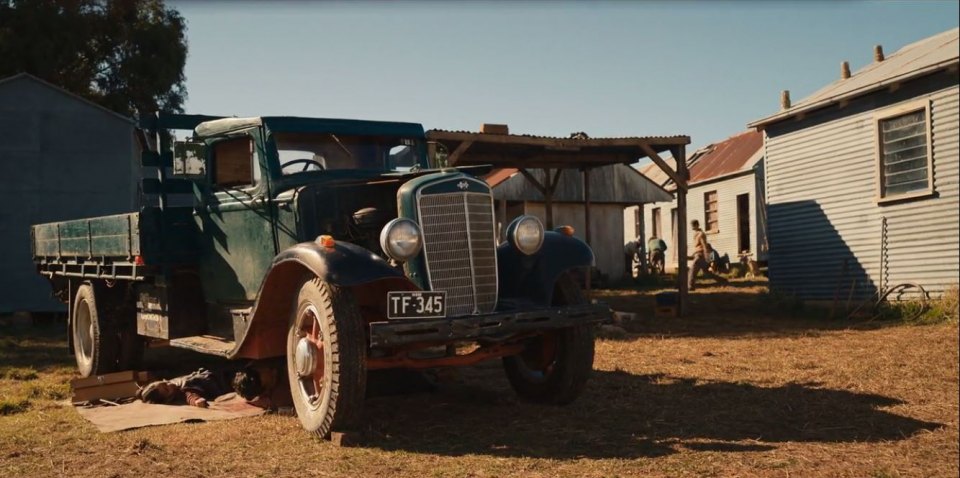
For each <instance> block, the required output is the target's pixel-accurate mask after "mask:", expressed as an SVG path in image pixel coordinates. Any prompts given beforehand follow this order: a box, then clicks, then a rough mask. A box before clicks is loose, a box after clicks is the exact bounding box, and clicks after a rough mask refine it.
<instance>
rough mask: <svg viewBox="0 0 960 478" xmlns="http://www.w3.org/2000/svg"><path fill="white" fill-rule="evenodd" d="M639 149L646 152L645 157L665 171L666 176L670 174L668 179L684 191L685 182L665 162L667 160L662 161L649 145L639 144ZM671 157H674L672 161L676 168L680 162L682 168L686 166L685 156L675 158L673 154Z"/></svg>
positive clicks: (678, 167)
mask: <svg viewBox="0 0 960 478" xmlns="http://www.w3.org/2000/svg"><path fill="white" fill-rule="evenodd" d="M640 150H641V151H643V154H646V155H647V157H648V158H650V159H651V160H652V161H653V162H654V164H656V165H657V167H659V168H660V169H661V170H662V171H663V172H664V173H666V175H667V176H670V179H671V180H673V183H674V184H676V185H677V189H683V190H684V191H686V190H687V182H686V181H685V180H682V179H681V177H680V176H679V175H678V174H677V173H676V172H675V171H674V170H673V169H672V168H671V167H670V165H669V164H667V162H666V161H664V160H663V158H661V157H660V155H659V154H657V152H656V151H654V150H653V148H651V147H650V145H648V144H641V145H640ZM673 159H674V162H675V163H677V170H679V169H680V165H681V164H682V165H683V167H684V169H685V168H686V166H687V160H686V158H683V157H681V158H677V157H676V156H674V157H673Z"/></svg>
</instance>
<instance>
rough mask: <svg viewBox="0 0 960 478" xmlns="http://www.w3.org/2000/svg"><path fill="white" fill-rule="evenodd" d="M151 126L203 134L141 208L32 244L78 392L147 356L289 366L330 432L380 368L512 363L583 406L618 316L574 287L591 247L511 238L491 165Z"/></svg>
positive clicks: (175, 149)
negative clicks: (604, 324)
mask: <svg viewBox="0 0 960 478" xmlns="http://www.w3.org/2000/svg"><path fill="white" fill-rule="evenodd" d="M142 127H143V128H144V129H145V130H147V131H171V130H192V137H191V138H189V139H188V140H186V141H178V142H175V143H173V144H171V143H172V141H166V140H164V139H163V138H164V136H162V135H157V139H156V141H155V143H156V144H160V145H161V147H159V148H156V147H153V148H147V149H146V150H145V152H144V153H143V156H142V163H143V171H144V173H143V176H144V177H143V180H142V181H143V183H142V192H143V194H142V201H141V203H142V204H141V208H140V210H139V211H137V212H133V213H129V214H121V215H115V216H106V217H96V218H88V219H79V220H72V221H65V222H58V223H50V224H39V225H35V226H33V228H32V238H33V253H34V259H35V262H36V264H37V267H38V270H39V271H40V273H41V274H43V275H44V276H46V277H47V278H49V279H50V281H51V284H52V286H53V291H54V294H55V295H56V296H57V297H59V298H60V299H61V300H62V301H64V302H66V303H67V304H68V307H69V330H70V335H69V337H70V339H69V342H70V347H71V349H72V351H73V353H74V356H75V357H76V361H77V365H78V367H79V370H80V374H81V375H82V376H91V375H98V374H102V373H107V372H112V371H117V370H123V369H131V368H136V367H138V365H139V360H140V359H141V357H142V354H143V349H144V346H145V345H146V344H147V343H149V344H150V345H151V346H159V345H169V346H172V347H181V348H187V349H191V350H195V351H198V352H203V353H208V354H215V355H220V356H224V357H227V358H230V359H239V360H261V359H270V358H277V357H286V363H287V367H286V368H287V375H288V378H289V383H290V388H291V392H292V397H293V401H294V404H295V408H296V411H297V415H298V417H299V419H300V421H301V423H302V425H303V427H304V428H305V429H307V430H308V431H310V432H313V433H316V434H319V435H321V436H326V435H328V434H329V433H330V432H331V431H332V430H337V429H350V428H351V427H354V426H356V424H357V422H358V420H359V417H360V414H361V410H362V405H363V399H364V394H365V385H366V379H367V371H369V370H377V369H387V368H413V369H418V368H433V367H450V366H463V365H471V364H474V363H478V362H480V361H483V360H489V359H501V360H502V362H503V366H504V369H505V372H506V374H507V377H508V378H509V381H510V383H511V385H512V386H513V388H514V389H515V390H516V392H517V393H518V394H519V395H520V396H521V397H523V398H525V399H528V400H531V401H536V402H544V403H568V402H570V401H572V400H573V399H575V398H576V396H577V395H578V394H579V393H580V392H581V391H582V389H583V387H584V385H585V383H586V381H587V378H588V376H589V373H590V371H591V369H592V364H593V354H594V338H593V329H594V326H595V325H596V324H597V323H598V322H601V321H604V320H606V319H608V318H609V315H610V311H609V309H608V308H607V307H606V306H604V305H599V304H591V303H588V302H587V301H586V300H584V298H583V295H582V294H581V292H580V289H579V286H578V285H577V284H576V283H575V282H574V280H573V279H572V277H571V274H570V273H571V271H573V270H575V269H577V268H583V267H586V266H590V265H592V263H593V253H592V251H591V250H590V248H589V247H588V246H587V245H586V244H585V243H583V242H582V241H580V240H578V239H576V238H574V237H572V236H569V235H566V234H564V233H562V232H555V231H544V228H543V226H542V225H541V223H540V221H539V220H537V219H536V218H534V217H531V216H523V217H520V218H517V219H516V220H514V221H513V222H512V223H511V224H509V225H508V226H506V227H503V228H502V229H503V230H502V231H501V230H499V229H501V228H499V227H498V225H497V224H496V222H495V215H494V208H493V199H492V195H491V190H490V187H489V186H488V185H487V184H486V183H485V182H484V181H482V180H481V179H478V178H477V177H476V176H475V174H477V173H482V172H483V171H482V168H480V169H477V168H436V167H434V165H433V164H431V160H430V159H429V157H430V156H431V155H430V154H428V150H430V149H431V148H430V147H429V146H430V145H428V143H427V141H426V138H425V134H424V130H423V127H422V126H421V125H419V124H413V123H399V122H374V121H356V120H333V119H315V118H293V117H256V118H215V117H206V116H190V115H158V116H153V117H150V118H148V121H146V122H143V124H142ZM143 138H146V135H143ZM147 143H149V141H145V142H144V144H147ZM500 238H502V240H500Z"/></svg>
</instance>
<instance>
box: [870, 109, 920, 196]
mask: <svg viewBox="0 0 960 478" xmlns="http://www.w3.org/2000/svg"><path fill="white" fill-rule="evenodd" d="M918 111H923V113H924V123H925V125H924V126H925V128H926V132H925V134H926V140H927V142H926V149H927V187H926V188H925V189H919V190H916V191H910V192H906V193H900V194H895V195H887V193H886V191H885V190H884V188H885V186H884V180H885V178H884V173H883V170H884V163H883V129H882V127H881V123H883V122H884V121H886V120H890V119H892V118H896V117H898V116H904V115H908V114H911V113H916V112H918ZM930 111H931V103H930V100H929V99H926V98H925V99H920V100H915V101H911V102H909V103H904V104H901V105H897V106H893V107H890V108H885V109H882V110H879V111H877V112H876V113H875V114H874V115H873V137H874V174H875V177H876V183H875V191H874V194H875V201H876V203H877V204H878V205H883V204H888V203H892V202H899V201H905V200H910V199H924V198H928V197H931V196H933V195H934V192H935V190H934V181H933V122H932V121H931V117H930Z"/></svg>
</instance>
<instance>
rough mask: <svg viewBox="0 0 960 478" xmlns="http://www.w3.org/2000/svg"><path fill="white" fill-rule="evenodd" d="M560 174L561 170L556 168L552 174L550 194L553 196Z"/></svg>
mask: <svg viewBox="0 0 960 478" xmlns="http://www.w3.org/2000/svg"><path fill="white" fill-rule="evenodd" d="M562 172H563V169H562V168H557V170H556V172H554V173H553V180H552V181H551V182H550V194H553V193H554V192H555V191H556V190H557V184H559V183H560V173H562Z"/></svg>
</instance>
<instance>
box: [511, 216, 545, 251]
mask: <svg viewBox="0 0 960 478" xmlns="http://www.w3.org/2000/svg"><path fill="white" fill-rule="evenodd" d="M507 240H508V241H510V244H512V245H513V247H516V248H517V250H519V251H520V252H522V253H524V254H526V255H528V256H529V255H531V254H534V253H536V252H537V251H539V250H540V246H542V245H543V224H541V223H540V220H539V219H537V218H536V217H533V216H520V217H518V218H516V219H514V220H513V222H511V223H510V225H509V226H507Z"/></svg>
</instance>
